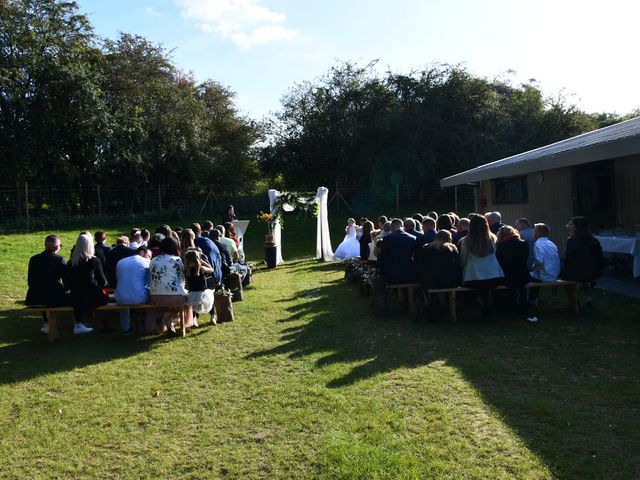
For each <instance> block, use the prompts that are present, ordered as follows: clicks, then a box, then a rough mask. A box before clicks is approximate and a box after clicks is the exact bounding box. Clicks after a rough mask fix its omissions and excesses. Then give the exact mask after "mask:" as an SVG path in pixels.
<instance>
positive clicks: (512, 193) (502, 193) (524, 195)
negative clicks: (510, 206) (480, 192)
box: [493, 175, 529, 205]
mask: <svg viewBox="0 0 640 480" xmlns="http://www.w3.org/2000/svg"><path fill="white" fill-rule="evenodd" d="M493 191H494V193H495V203H496V204H498V205H499V204H503V203H527V202H528V201H529V191H528V189H527V176H526V175H523V176H522V177H512V178H499V179H497V180H494V181H493Z"/></svg>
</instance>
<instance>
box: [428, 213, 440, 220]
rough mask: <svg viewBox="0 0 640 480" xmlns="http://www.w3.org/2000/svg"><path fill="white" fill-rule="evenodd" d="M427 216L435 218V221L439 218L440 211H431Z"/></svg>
mask: <svg viewBox="0 0 640 480" xmlns="http://www.w3.org/2000/svg"><path fill="white" fill-rule="evenodd" d="M427 217H429V218H433V221H434V222H435V221H437V220H438V212H429V213H427Z"/></svg>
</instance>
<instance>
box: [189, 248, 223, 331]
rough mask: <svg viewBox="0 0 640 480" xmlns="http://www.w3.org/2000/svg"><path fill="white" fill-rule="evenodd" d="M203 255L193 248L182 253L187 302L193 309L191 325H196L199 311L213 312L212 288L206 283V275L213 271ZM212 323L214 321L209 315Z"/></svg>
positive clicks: (212, 316)
mask: <svg viewBox="0 0 640 480" xmlns="http://www.w3.org/2000/svg"><path fill="white" fill-rule="evenodd" d="M204 258H206V257H204V255H202V253H200V252H199V251H197V250H195V249H189V250H187V252H186V253H185V255H184V269H185V276H186V285H187V290H188V291H189V293H188V298H187V304H188V305H190V306H191V308H192V309H193V326H194V327H196V328H197V327H198V326H199V325H198V320H197V318H198V316H199V315H200V314H201V313H209V312H213V290H212V289H211V286H210V285H207V278H208V276H209V275H210V274H211V273H213V268H211V265H209V263H207V262H206V261H205V260H204ZM211 321H212V323H214V324H215V323H216V321H215V317H214V315H213V314H212V315H211Z"/></svg>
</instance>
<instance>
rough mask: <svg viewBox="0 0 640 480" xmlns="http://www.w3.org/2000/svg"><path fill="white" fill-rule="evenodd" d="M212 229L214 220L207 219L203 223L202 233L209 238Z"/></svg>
mask: <svg viewBox="0 0 640 480" xmlns="http://www.w3.org/2000/svg"><path fill="white" fill-rule="evenodd" d="M211 230H213V222H212V221H211V220H207V221H206V222H204V223H203V224H202V233H201V234H200V235H202V236H203V237H207V238H209V236H210V235H209V234H210V233H211Z"/></svg>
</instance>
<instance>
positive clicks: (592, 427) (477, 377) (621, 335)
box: [246, 262, 640, 478]
mask: <svg viewBox="0 0 640 480" xmlns="http://www.w3.org/2000/svg"><path fill="white" fill-rule="evenodd" d="M300 268H306V269H309V270H311V271H313V272H318V274H322V273H325V272H327V271H330V270H335V269H337V268H339V267H337V266H335V265H331V264H328V265H327V264H312V263H309V262H307V263H301V264H300ZM334 278H335V277H334ZM301 299H302V302H300V300H301ZM281 302H282V306H283V307H284V308H285V309H286V311H287V312H289V314H290V315H289V316H288V317H287V318H286V319H282V320H280V321H281V322H283V323H285V324H287V325H288V326H287V327H285V328H283V329H282V331H281V334H282V337H281V339H280V340H281V343H280V344H279V345H278V346H276V347H274V348H270V349H266V350H262V351H257V352H253V353H252V354H250V355H248V356H247V357H246V358H247V359H248V360H251V359H258V358H263V357H269V356H272V355H286V356H288V357H290V358H298V357H303V356H314V357H317V359H316V360H315V366H316V368H318V369H321V368H325V367H327V366H331V365H333V364H343V365H351V367H350V369H349V372H348V373H347V374H344V375H341V376H338V377H336V378H333V379H331V380H330V381H328V382H327V384H326V386H327V387H328V388H330V389H339V388H349V387H351V386H353V385H355V384H357V383H358V382H362V381H367V380H369V379H371V378H373V377H375V376H379V375H381V374H382V375H384V374H385V373H387V372H391V371H393V370H396V369H400V368H402V369H413V368H419V367H422V366H425V365H428V364H430V363H431V362H435V361H443V362H446V364H448V365H451V366H453V367H455V368H457V369H458V370H459V371H460V372H461V373H462V375H463V376H464V378H465V379H467V380H468V381H469V382H471V383H472V384H473V385H474V386H475V388H476V389H477V390H478V392H479V394H480V395H481V397H482V398H483V399H484V400H485V402H486V403H487V405H490V406H491V407H492V408H493V409H495V410H497V411H498V412H499V415H500V416H501V418H503V419H504V421H505V422H506V423H507V424H508V425H509V427H510V428H511V429H513V431H515V432H517V434H518V435H519V436H520V437H521V438H522V439H523V441H524V442H525V443H526V444H527V445H528V447H529V448H530V449H531V450H533V451H535V452H536V453H538V454H539V455H540V456H541V458H543V459H544V461H545V463H547V465H548V466H549V467H550V468H551V470H552V471H553V473H554V474H555V475H556V476H558V477H560V478H632V477H638V474H639V473H640V458H639V457H638V456H636V455H633V454H632V453H631V452H635V451H638V448H639V447H640V428H638V427H639V424H638V407H639V405H640V404H639V403H638V399H639V398H640V381H639V379H640V342H639V339H640V323H638V322H637V320H636V319H637V318H638V314H639V313H640V303H638V302H633V301H630V300H627V299H624V302H622V300H621V299H620V298H619V297H616V296H612V295H608V296H607V295H602V294H599V295H596V297H595V302H594V303H595V305H596V306H595V307H594V310H592V311H591V312H587V313H586V314H585V315H582V316H575V315H572V314H569V313H566V312H565V311H549V312H544V314H543V315H542V317H541V318H542V321H541V322H540V323H538V324H529V323H527V322H526V321H525V320H524V316H523V315H513V314H498V315H495V316H494V317H493V318H491V319H483V318H481V317H480V316H479V315H478V314H477V313H476V314H474V312H468V313H467V314H465V316H463V317H461V319H460V322H459V323H458V324H455V325H454V324H449V323H447V322H444V321H443V322H440V323H428V324H427V323H417V322H415V321H411V320H409V319H408V316H407V315H406V314H402V313H401V315H392V316H390V317H388V318H377V317H375V316H374V315H373V314H372V312H371V307H370V306H369V304H368V299H364V298H362V297H359V296H358V292H357V288H356V287H355V286H354V285H351V284H348V283H346V282H344V281H336V280H321V281H320V287H319V288H312V289H299V290H297V291H295V292H294V294H293V295H291V296H290V297H288V298H285V299H283V300H281ZM287 303H290V305H288V306H287ZM401 309H402V306H400V305H393V310H394V311H395V312H398V311H400V310H401ZM285 320H286V321H285ZM301 321H302V322H304V323H302V324H298V325H295V326H290V325H289V324H290V323H293V322H301ZM568 439H570V440H569V441H568Z"/></svg>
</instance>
